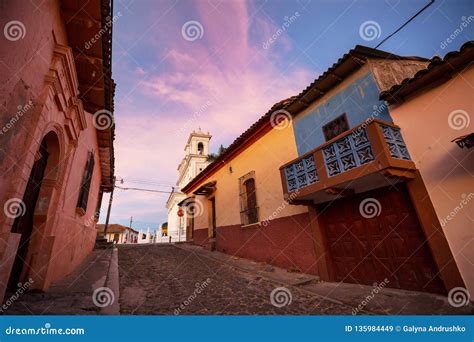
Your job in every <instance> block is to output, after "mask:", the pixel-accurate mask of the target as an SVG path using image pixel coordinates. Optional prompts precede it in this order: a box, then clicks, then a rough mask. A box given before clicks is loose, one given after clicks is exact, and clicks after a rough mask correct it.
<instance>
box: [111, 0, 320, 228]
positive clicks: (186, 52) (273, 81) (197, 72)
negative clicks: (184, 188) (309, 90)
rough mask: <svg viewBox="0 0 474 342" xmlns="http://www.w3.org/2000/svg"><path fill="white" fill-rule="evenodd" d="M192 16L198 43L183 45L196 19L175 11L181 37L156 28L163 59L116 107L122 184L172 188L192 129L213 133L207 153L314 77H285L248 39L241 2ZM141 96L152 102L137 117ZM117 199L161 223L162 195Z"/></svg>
mask: <svg viewBox="0 0 474 342" xmlns="http://www.w3.org/2000/svg"><path fill="white" fill-rule="evenodd" d="M197 13H198V14H199V18H198V20H199V22H200V23H201V24H202V26H203V28H204V34H203V37H202V39H199V40H195V41H187V40H185V39H183V38H182V37H181V25H182V24H183V23H184V22H186V21H187V20H192V19H195V18H187V17H186V18H181V19H178V17H177V15H176V13H174V14H170V17H171V18H173V19H172V20H173V22H174V25H175V31H176V30H179V37H176V35H172V34H170V33H169V32H166V34H164V33H162V32H161V31H160V30H158V33H157V34H161V35H160V36H159V40H160V52H157V55H160V58H163V60H164V63H165V64H164V67H163V68H161V69H160V71H159V72H156V73H150V72H149V73H148V74H146V73H145V72H143V73H142V72H141V70H143V69H142V68H140V71H137V72H136V74H137V75H138V76H140V80H138V81H136V82H137V86H138V87H137V90H136V91H134V92H133V94H132V97H133V101H124V102H123V103H121V113H120V116H119V117H117V134H116V135H117V138H116V151H117V166H116V170H117V174H118V175H120V176H122V177H124V178H125V179H127V177H133V178H142V179H154V180H156V179H158V180H160V181H161V180H162V181H164V182H166V183H167V184H168V183H170V184H174V183H175V181H176V178H177V170H176V167H177V165H178V163H179V162H180V160H181V159H182V158H183V156H184V151H183V148H184V144H185V143H186V140H187V136H188V134H189V133H190V132H191V131H192V130H194V129H197V128H198V127H201V128H202V130H204V131H209V132H210V133H211V134H212V135H213V138H212V140H211V150H216V149H217V147H218V146H219V145H220V144H223V145H228V144H229V143H231V142H232V141H233V140H234V139H235V138H236V137H237V136H238V135H240V134H241V133H242V132H243V131H244V130H246V129H247V128H248V127H249V126H250V125H251V124H252V123H253V122H255V121H256V120H257V119H258V118H259V117H260V116H262V115H263V114H264V113H265V112H266V111H268V110H269V108H271V106H272V105H273V104H274V103H275V102H278V101H280V100H282V99H284V98H287V97H289V96H292V95H296V94H297V93H299V92H300V91H301V89H303V88H304V87H305V86H306V85H307V84H308V83H309V82H310V80H312V79H314V77H315V75H314V72H311V71H309V70H307V69H302V68H297V67H294V68H292V69H289V70H286V71H284V72H283V73H282V72H281V70H280V69H278V67H277V66H276V65H275V61H276V60H277V58H278V56H277V54H275V53H273V52H271V51H269V50H264V49H263V48H262V42H255V43H251V42H250V40H249V25H250V22H249V13H248V8H247V5H246V3H244V2H240V1H229V2H222V3H221V4H220V5H219V7H218V9H215V8H214V7H213V6H211V5H210V4H209V3H207V2H204V1H198V2H197ZM228 18H232V20H229V19H228ZM176 23H178V24H176ZM255 24H256V25H257V26H258V28H261V29H262V30H263V31H262V36H266V35H271V34H272V32H274V31H275V30H276V29H277V28H275V27H274V26H273V25H272V24H271V23H268V22H265V21H262V20H261V19H260V20H259V21H257V22H255ZM166 27H167V29H168V30H169V29H170V28H169V25H166ZM284 39H287V38H286V37H285V38H284ZM285 44H287V46H289V45H288V44H291V42H286V43H285ZM153 46H154V48H157V47H156V46H155V45H153ZM143 71H144V70H143ZM147 71H148V70H147ZM140 96H145V98H146V99H147V101H152V102H153V103H155V105H153V106H149V107H147V108H144V109H141V110H140V112H139V113H137V110H136V108H135V107H134V105H136V102H137V101H138V99H139V97H140ZM164 108H166V110H165V109H164ZM117 197H118V199H117V206H118V213H117V215H122V216H123V215H125V216H127V215H128V216H130V215H132V213H129V212H127V213H126V214H124V212H125V211H126V208H127V207H130V205H131V204H132V203H136V202H138V203H140V202H141V203H143V204H142V205H141V206H140V208H139V209H138V208H135V209H134V210H135V212H137V213H140V215H143V216H146V217H156V220H157V221H159V222H163V221H164V220H166V213H165V210H164V205H165V202H166V196H158V195H157V196H154V197H153V196H151V197H150V194H143V193H130V192H127V193H126V195H125V194H121V193H118V195H117ZM134 201H136V202H134Z"/></svg>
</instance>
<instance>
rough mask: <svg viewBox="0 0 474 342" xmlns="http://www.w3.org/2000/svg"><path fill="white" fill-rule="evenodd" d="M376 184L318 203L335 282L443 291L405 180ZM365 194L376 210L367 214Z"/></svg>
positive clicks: (435, 291)
mask: <svg viewBox="0 0 474 342" xmlns="http://www.w3.org/2000/svg"><path fill="white" fill-rule="evenodd" d="M397 188H399V190H396V189H389V188H384V189H377V190H375V191H372V192H367V193H364V194H361V195H358V196H353V197H350V198H345V199H340V200H336V201H334V202H332V203H330V204H324V205H320V206H318V208H317V209H318V212H319V213H320V220H321V223H322V225H323V227H324V233H325V235H326V239H327V246H328V249H329V253H330V256H331V258H330V259H331V261H332V262H331V264H332V270H333V274H334V277H335V280H336V281H343V282H349V283H359V284H368V285H372V284H374V283H380V282H382V281H384V279H388V281H389V282H388V285H387V287H393V288H402V289H407V290H417V291H424V292H434V293H445V292H446V290H445V288H444V286H443V283H442V281H441V279H440V277H439V276H438V269H437V267H436V264H435V262H434V259H433V257H432V254H431V250H430V248H429V246H428V242H427V239H426V237H425V234H424V232H423V230H422V228H421V226H420V223H419V221H418V218H417V216H416V213H415V211H414V208H413V206H412V204H411V199H410V197H409V195H408V192H407V190H406V187H405V186H404V185H397ZM367 198H373V199H376V200H377V201H378V202H379V203H380V213H379V215H378V216H375V217H373V218H365V217H363V216H362V215H361V213H360V211H359V205H360V203H361V202H362V201H363V200H364V199H367Z"/></svg>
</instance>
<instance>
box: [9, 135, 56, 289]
mask: <svg viewBox="0 0 474 342" xmlns="http://www.w3.org/2000/svg"><path fill="white" fill-rule="evenodd" d="M47 162H48V152H47V146H46V140H43V142H42V144H41V146H40V149H39V158H38V159H37V160H36V161H35V163H34V164H33V168H32V169H31V173H30V178H29V179H28V183H27V185H26V189H25V193H24V195H23V203H24V204H25V213H24V215H22V216H19V217H17V218H16V219H15V221H14V222H13V226H12V230H11V231H12V233H18V234H21V237H20V243H19V245H18V249H17V253H16V256H15V261H14V262H13V267H12V271H11V273H10V278H9V281H8V288H9V289H15V288H16V287H17V284H18V282H19V281H21V279H20V277H21V273H22V271H23V266H24V264H25V259H26V257H27V254H28V246H29V242H30V238H31V233H32V232H33V218H34V212H35V207H36V202H37V201H38V196H39V192H40V189H41V183H42V181H43V177H44V171H45V169H46V164H47Z"/></svg>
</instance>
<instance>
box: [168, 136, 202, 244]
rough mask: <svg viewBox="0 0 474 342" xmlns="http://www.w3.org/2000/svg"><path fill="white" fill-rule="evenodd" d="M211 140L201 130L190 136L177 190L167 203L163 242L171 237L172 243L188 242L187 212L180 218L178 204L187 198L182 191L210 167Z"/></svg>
mask: <svg viewBox="0 0 474 342" xmlns="http://www.w3.org/2000/svg"><path fill="white" fill-rule="evenodd" d="M210 140H211V135H210V134H209V133H204V132H202V131H201V128H199V130H198V131H197V132H195V131H193V132H192V133H191V134H190V135H189V138H188V141H187V143H186V146H185V147H184V152H185V156H184V158H183V160H182V161H181V163H180V164H179V166H178V180H177V182H176V188H174V191H173V192H172V193H171V194H170V196H169V198H168V201H167V202H166V208H167V209H168V236H167V237H166V239H163V238H162V239H161V242H169V241H170V240H169V237H171V242H177V241H186V229H185V227H186V225H185V222H186V212H185V211H184V213H183V214H184V215H183V216H181V217H180V216H178V210H179V206H178V203H180V202H181V201H183V200H184V199H185V198H186V195H185V194H184V193H182V192H181V189H182V188H183V187H184V186H185V185H186V184H188V183H189V182H190V181H191V180H192V179H193V178H194V177H196V176H197V175H198V174H199V173H200V172H201V171H202V170H204V168H205V167H206V166H207V165H209V162H208V161H207V157H208V155H209V141H210ZM165 240H166V241H165Z"/></svg>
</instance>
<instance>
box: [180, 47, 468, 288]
mask: <svg viewBox="0 0 474 342" xmlns="http://www.w3.org/2000/svg"><path fill="white" fill-rule="evenodd" d="M428 64H429V60H427V59H424V58H420V57H402V56H396V55H393V54H390V53H387V52H384V51H380V50H375V49H371V48H367V47H362V46H357V47H356V48H355V49H353V50H351V51H349V53H348V54H345V55H344V56H343V57H342V58H341V59H339V60H338V61H337V63H335V64H334V65H333V66H332V67H330V68H329V69H328V70H327V71H326V72H324V73H323V74H322V75H321V76H320V77H319V78H317V79H316V80H315V81H314V82H313V83H312V84H311V85H310V86H308V87H307V88H306V89H304V90H303V91H302V92H301V93H300V94H298V95H297V96H294V97H292V98H290V99H287V100H285V101H282V102H281V103H279V104H277V105H275V106H274V107H272V109H271V110H270V111H269V112H267V113H266V114H265V115H264V116H263V117H262V118H261V119H260V120H259V121H257V122H256V123H255V124H254V125H252V126H251V127H250V128H249V129H248V130H247V131H246V132H244V133H243V134H242V135H241V136H240V137H239V138H237V139H236V141H234V143H232V144H231V145H230V146H229V148H228V149H227V151H226V153H224V154H223V155H222V156H221V157H220V158H218V160H217V161H216V162H214V163H212V164H211V165H209V166H208V167H207V168H206V169H205V170H204V171H203V172H202V175H198V177H197V178H196V179H194V180H193V181H191V183H190V185H188V186H186V187H185V188H184V189H183V191H184V192H185V193H186V194H187V195H188V196H189V197H191V198H192V199H194V202H193V207H194V209H193V212H195V213H196V215H195V216H194V220H193V221H192V222H191V226H193V227H194V242H195V243H196V244H199V245H203V246H206V247H208V248H210V249H213V248H215V249H217V250H220V251H223V252H226V253H230V254H233V255H238V256H242V257H247V258H251V259H254V260H258V261H264V262H267V263H270V264H274V265H278V266H282V267H285V268H288V269H292V268H295V269H298V270H300V271H303V272H308V273H313V274H317V275H319V276H320V277H321V279H322V280H325V281H342V282H351V283H358V284H368V285H371V284H373V283H374V282H380V281H383V280H384V279H387V280H388V281H389V283H390V285H389V287H394V288H402V289H408V290H415V291H426V292H433V293H443V294H444V293H447V291H448V290H449V289H451V288H454V287H457V286H462V285H464V283H463V280H462V279H461V277H460V274H459V270H458V267H457V265H456V263H455V262H454V261H453V257H452V253H454V251H453V252H452V251H451V250H450V248H449V245H448V242H447V239H446V237H445V235H444V233H443V232H442V231H440V230H439V229H438V228H437V227H438V226H439V222H438V220H437V219H436V218H435V217H433V215H431V213H432V212H433V205H432V203H431V201H430V198H429V197H428V196H427V192H426V188H425V184H424V183H423V179H422V178H421V176H420V170H418V169H417V165H416V161H415V160H413V158H412V157H411V155H410V151H411V150H410V148H409V146H407V145H408V143H406V142H405V141H404V139H403V137H404V130H403V129H400V127H398V126H397V125H396V122H395V120H393V117H392V115H391V112H390V109H389V107H388V104H387V103H386V102H385V101H383V100H381V99H380V94H381V93H382V92H384V91H385V90H387V89H389V88H390V87H392V86H393V85H395V84H398V83H399V82H402V81H403V80H404V79H406V78H409V77H412V76H413V75H414V74H415V73H416V72H418V71H419V70H422V69H424V68H426V66H427V65H428ZM275 113H280V114H281V115H284V116H286V117H287V118H288V119H289V121H290V124H289V125H286V128H283V129H282V127H278V126H276V127H275V126H274V123H275V122H272V119H273V118H274V114H275ZM254 194H255V195H254ZM242 203H244V204H247V206H245V205H242ZM366 203H370V204H369V207H371V210H374V213H372V212H370V213H367V212H365V210H366ZM248 208H251V211H249V209H248ZM256 213H258V222H255V216H256ZM246 221H250V222H251V224H246Z"/></svg>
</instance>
